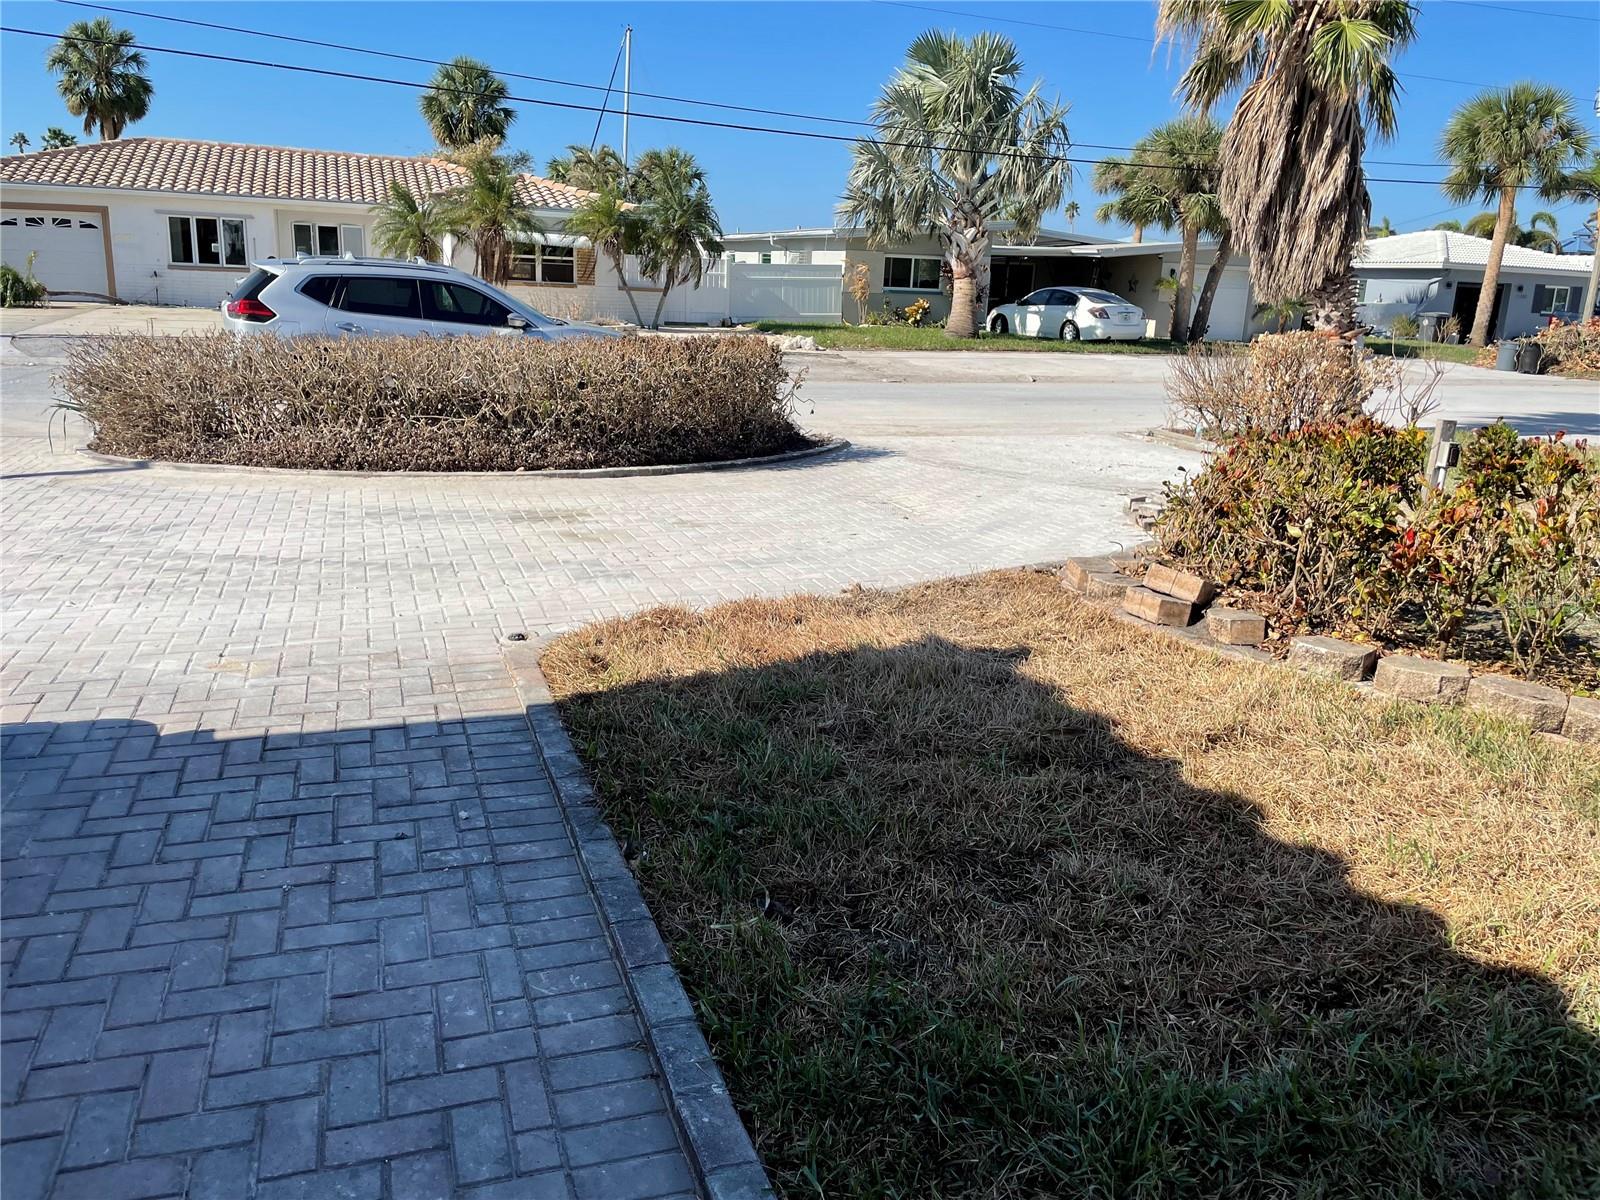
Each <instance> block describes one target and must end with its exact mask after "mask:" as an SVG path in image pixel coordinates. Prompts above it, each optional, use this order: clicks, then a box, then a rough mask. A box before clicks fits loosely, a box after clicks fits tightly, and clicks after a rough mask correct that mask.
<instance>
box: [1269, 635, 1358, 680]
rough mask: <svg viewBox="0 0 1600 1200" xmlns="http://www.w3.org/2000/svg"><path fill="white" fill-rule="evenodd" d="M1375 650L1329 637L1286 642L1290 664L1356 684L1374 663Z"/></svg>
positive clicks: (1298, 638)
mask: <svg viewBox="0 0 1600 1200" xmlns="http://www.w3.org/2000/svg"><path fill="white" fill-rule="evenodd" d="M1377 662H1378V651H1377V650H1376V649H1375V648H1373V647H1372V646H1363V645H1362V644H1361V643H1359V642H1346V641H1341V640H1340V639H1338V638H1331V637H1319V636H1309V637H1297V638H1294V639H1293V640H1291V641H1290V642H1289V665H1290V666H1292V667H1299V668H1300V669H1301V670H1302V671H1310V672H1312V673H1313V674H1316V675H1327V676H1331V677H1332V678H1334V679H1343V680H1345V681H1347V682H1350V683H1359V682H1360V681H1361V680H1363V679H1365V678H1366V677H1367V676H1368V675H1370V674H1372V669H1373V667H1375V666H1376V665H1377Z"/></svg>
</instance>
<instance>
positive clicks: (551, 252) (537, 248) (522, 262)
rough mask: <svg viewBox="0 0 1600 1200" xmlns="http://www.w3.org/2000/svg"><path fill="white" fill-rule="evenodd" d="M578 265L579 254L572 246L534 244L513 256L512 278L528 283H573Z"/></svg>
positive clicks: (521, 248)
mask: <svg viewBox="0 0 1600 1200" xmlns="http://www.w3.org/2000/svg"><path fill="white" fill-rule="evenodd" d="M576 263H577V252H576V251H575V250H574V249H573V248H572V247H571V246H547V245H544V244H543V243H539V242H534V243H530V244H528V245H526V246H522V247H520V252H519V253H517V254H514V255H512V256H511V278H513V279H521V280H523V281H525V282H527V283H573V282H575V281H576V280H577V273H576Z"/></svg>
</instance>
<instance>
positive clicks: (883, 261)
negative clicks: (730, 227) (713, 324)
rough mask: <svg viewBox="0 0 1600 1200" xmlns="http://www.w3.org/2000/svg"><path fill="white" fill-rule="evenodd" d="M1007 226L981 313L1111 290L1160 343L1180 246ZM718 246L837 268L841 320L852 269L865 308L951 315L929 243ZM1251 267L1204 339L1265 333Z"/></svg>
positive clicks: (803, 237) (999, 232)
mask: <svg viewBox="0 0 1600 1200" xmlns="http://www.w3.org/2000/svg"><path fill="white" fill-rule="evenodd" d="M1013 230H1014V226H1012V225H1011V224H1010V223H1009V222H996V223H995V225H994V227H993V233H994V239H995V244H994V246H993V248H992V249H991V251H990V254H989V298H988V305H989V307H991V308H992V307H994V306H995V305H997V304H1007V303H1010V302H1011V301H1013V300H1020V299H1021V298H1022V297H1023V296H1026V295H1027V294H1028V293H1029V292H1031V291H1033V290H1034V289H1035V288H1041V287H1072V286H1074V285H1076V286H1079V287H1099V288H1105V289H1106V290H1107V291H1111V292H1115V293H1117V294H1118V295H1120V296H1122V297H1124V298H1125V299H1127V300H1129V301H1131V302H1133V303H1134V304H1137V305H1139V306H1140V307H1141V308H1143V309H1144V311H1145V315H1146V317H1147V318H1148V320H1149V330H1150V334H1151V336H1155V337H1164V336H1165V335H1166V333H1167V330H1168V329H1169V328H1170V326H1171V321H1172V305H1171V302H1170V300H1169V299H1168V298H1167V294H1164V293H1162V292H1160V291H1158V290H1157V287H1156V285H1157V283H1158V282H1159V281H1160V279H1161V278H1162V277H1163V276H1170V277H1176V276H1177V273H1178V260H1179V258H1180V257H1181V255H1182V251H1183V247H1182V244H1181V243H1179V242H1171V241H1168V242H1122V241H1115V240H1112V239H1110V238H1102V237H1095V236H1093V235H1090V234H1083V233H1072V232H1069V231H1065V230H1058V229H1041V230H1040V231H1039V232H1038V234H1037V235H1036V236H1034V237H1033V238H1032V239H1030V240H1028V241H1027V242H1023V241H1021V240H1020V239H1016V238H1014V237H1012V234H1013ZM723 242H724V243H725V244H726V246H727V248H728V253H729V255H730V256H731V257H732V258H733V259H734V261H736V262H751V263H754V262H760V263H809V264H819V263H828V264H838V265H839V266H840V267H841V268H842V270H843V279H844V287H843V294H842V295H841V296H840V312H839V315H840V318H841V319H843V320H847V321H857V320H859V319H860V314H858V313H857V312H856V302H855V300H854V298H853V297H852V296H851V295H850V292H849V286H850V280H851V278H852V276H853V274H854V272H855V269H856V266H857V265H858V264H864V265H865V266H866V268H867V278H868V281H869V284H870V288H871V294H870V295H869V296H868V298H867V309H868V310H869V311H876V310H879V309H881V308H883V306H884V305H885V303H887V304H888V305H890V306H891V307H894V308H904V307H905V306H906V305H907V304H909V303H911V302H912V301H914V300H917V299H919V298H920V299H926V300H927V301H928V302H929V305H930V309H929V316H930V318H931V319H933V320H936V321H942V320H944V318H945V317H946V316H948V315H949V312H950V298H949V296H948V294H947V291H948V283H949V281H948V279H942V278H941V269H942V265H943V257H942V251H941V249H940V246H939V243H938V241H937V240H936V239H934V238H931V237H930V238H923V239H918V240H915V241H908V242H903V243H897V244H895V245H893V246H879V245H873V244H871V243H870V241H869V239H868V238H867V235H866V232H865V231H864V230H863V229H861V228H859V227H854V226H832V227H824V228H815V229H780V230H770V231H765V232H758V233H730V234H727V235H725V236H724V238H723ZM1214 252H1215V246H1214V245H1213V244H1211V243H1209V242H1207V243H1202V245H1201V247H1200V253H1199V256H1198V260H1197V267H1196V271H1195V292H1196V294H1197V296H1198V293H1199V290H1200V286H1201V284H1202V283H1204V281H1205V274H1206V270H1207V268H1209V267H1210V265H1211V262H1212V259H1213V257H1214ZM1254 310H1255V304H1254V303H1253V302H1252V295H1251V291H1250V271H1249V265H1248V264H1247V263H1246V262H1245V261H1244V260H1242V259H1234V260H1232V261H1230V263H1229V264H1228V266H1227V267H1226V268H1225V269H1224V272H1223V277H1222V281H1221V283H1220V284H1219V285H1218V289H1217V295H1216V297H1215V299H1214V300H1213V302H1212V307H1211V322H1210V328H1209V336H1210V337H1212V338H1219V339H1225V340H1242V339H1244V338H1247V337H1249V336H1250V335H1251V334H1253V333H1257V332H1259V331H1260V330H1261V329H1263V328H1265V326H1264V325H1263V323H1261V322H1259V321H1256V320H1255V319H1254V316H1253V313H1254Z"/></svg>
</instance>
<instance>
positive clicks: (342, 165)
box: [0, 137, 587, 209]
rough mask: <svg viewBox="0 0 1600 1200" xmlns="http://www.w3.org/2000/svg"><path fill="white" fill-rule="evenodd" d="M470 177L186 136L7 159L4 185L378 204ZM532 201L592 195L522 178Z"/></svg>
mask: <svg viewBox="0 0 1600 1200" xmlns="http://www.w3.org/2000/svg"><path fill="white" fill-rule="evenodd" d="M464 175H465V172H464V171H463V170H462V169H461V168H460V167H457V166H455V165H454V164H452V163H448V162H444V161H443V160H441V159H437V158H404V157H401V156H398V155H392V154H349V153H346V152H344V151H340V150H297V149H295V148H293V147H289V146H250V145H243V144H240V143H235V142H195V141H189V140H188V139H185V138H155V137H131V138H119V139H117V140H116V141H110V142H88V143H85V144H84V145H81V146H68V147H65V148H63V149H60V150H41V151H39V152H37V153H35V154H12V155H7V156H5V157H3V158H0V183H37V184H54V185H56V186H59V187H91V188H119V189H126V190H133V191H143V192H197V193H203V194H205V195H212V196H241V197H243V196H248V197H252V198H259V199H265V200H320V201H335V202H342V203H346V204H365V205H373V204H376V203H378V202H379V201H380V200H382V199H383V198H384V197H385V196H387V195H388V193H389V181H390V180H393V179H398V180H399V181H400V182H401V183H403V184H405V185H406V186H407V187H408V188H410V189H411V190H412V191H413V192H415V193H417V194H418V195H422V194H425V193H436V192H442V191H448V190H449V189H450V188H453V187H455V186H457V185H458V184H459V183H460V182H461V180H462V179H463V178H464ZM517 192H518V194H519V195H520V196H521V198H522V200H523V201H524V202H525V203H528V204H532V205H535V206H536V207H538V208H546V209H573V208H576V207H577V206H578V204H579V203H580V202H581V201H582V200H583V198H584V196H585V195H587V193H586V192H582V191H580V190H578V189H577V188H571V187H568V186H566V185H565V184H561V183H556V182H554V181H553V180H549V179H541V178H539V177H538V176H537V175H522V176H519V177H518V187H517Z"/></svg>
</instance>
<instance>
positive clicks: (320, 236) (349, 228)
mask: <svg viewBox="0 0 1600 1200" xmlns="http://www.w3.org/2000/svg"><path fill="white" fill-rule="evenodd" d="M290 229H291V232H292V233H293V235H294V252H295V253H296V254H298V255H302V256H305V257H309V256H311V255H313V254H315V255H320V256H323V257H327V258H338V257H339V256H340V255H341V254H353V255H356V256H357V257H359V256H360V255H362V254H365V253H366V248H367V235H366V230H364V229H362V228H361V226H359V225H318V224H315V223H313V222H311V221H296V222H295V223H294V224H293V225H292V226H291V227H290Z"/></svg>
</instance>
